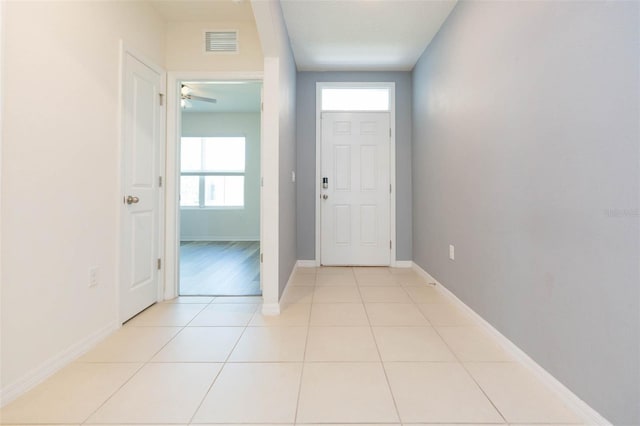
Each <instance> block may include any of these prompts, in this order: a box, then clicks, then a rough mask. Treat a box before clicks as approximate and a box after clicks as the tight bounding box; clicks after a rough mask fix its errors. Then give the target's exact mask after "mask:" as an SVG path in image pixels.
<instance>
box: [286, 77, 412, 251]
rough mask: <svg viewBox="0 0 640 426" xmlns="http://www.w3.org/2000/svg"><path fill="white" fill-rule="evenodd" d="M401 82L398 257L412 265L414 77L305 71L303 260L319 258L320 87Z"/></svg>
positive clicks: (301, 83) (300, 121)
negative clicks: (317, 198) (317, 144)
mask: <svg viewBox="0 0 640 426" xmlns="http://www.w3.org/2000/svg"><path fill="white" fill-rule="evenodd" d="M341 81H344V82H395V83H396V242H397V243H396V245H397V247H396V258H397V259H398V260H412V258H413V256H412V230H411V205H412V201H411V73H409V72H299V73H298V89H297V105H298V117H297V126H296V134H297V139H298V146H297V168H298V179H297V181H298V188H297V191H298V217H297V229H298V231H297V233H298V243H297V248H298V259H301V260H314V259H315V258H316V253H315V252H316V238H315V227H316V222H315V221H316V211H315V208H316V207H315V206H316V204H315V194H316V83H317V82H341Z"/></svg>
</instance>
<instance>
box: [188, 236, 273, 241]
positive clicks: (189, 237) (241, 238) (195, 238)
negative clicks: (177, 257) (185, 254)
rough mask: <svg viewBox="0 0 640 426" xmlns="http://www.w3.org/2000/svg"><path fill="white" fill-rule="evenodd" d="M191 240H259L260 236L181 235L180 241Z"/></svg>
mask: <svg viewBox="0 0 640 426" xmlns="http://www.w3.org/2000/svg"><path fill="white" fill-rule="evenodd" d="M190 241H196V242H201V241H211V242H219V241H255V242H259V241H260V237H258V236H255V237H234V236H222V237H207V236H205V237H203V236H189V235H186V236H181V237H180V242H190Z"/></svg>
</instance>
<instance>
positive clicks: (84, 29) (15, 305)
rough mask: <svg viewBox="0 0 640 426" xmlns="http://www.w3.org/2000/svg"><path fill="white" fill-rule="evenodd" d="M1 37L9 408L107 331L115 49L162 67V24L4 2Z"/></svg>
mask: <svg viewBox="0 0 640 426" xmlns="http://www.w3.org/2000/svg"><path fill="white" fill-rule="evenodd" d="M3 27H4V29H5V33H4V35H5V47H6V50H5V56H4V58H3V62H2V66H3V69H2V73H3V74H4V78H5V80H4V82H5V83H6V84H5V85H4V96H5V99H4V100H5V104H4V105H5V109H4V111H3V117H2V122H3V128H2V141H3V153H2V194H1V195H2V215H1V217H2V224H1V226H2V227H1V236H2V237H1V238H2V247H4V248H6V247H10V248H11V250H5V251H4V252H3V253H2V268H1V269H2V277H1V279H2V318H1V323H2V326H1V327H2V353H1V354H0V358H1V359H2V363H1V385H2V392H3V396H4V397H11V395H12V394H13V395H15V393H16V392H19V391H20V390H21V389H22V386H23V385H25V383H26V380H28V379H34V378H38V377H41V375H42V374H45V373H46V372H47V371H50V370H51V369H54V368H55V367H56V366H59V364H56V363H57V362H59V361H60V360H62V359H63V358H64V356H65V355H68V354H69V353H70V352H69V351H70V350H71V349H72V348H73V347H75V348H76V349H77V348H79V347H81V346H82V344H83V343H86V342H88V341H90V340H91V338H92V337H95V336H96V335H99V334H100V333H101V332H103V331H105V330H109V329H111V328H112V327H114V326H115V325H116V320H117V315H116V277H117V273H116V263H117V249H116V244H117V241H116V238H117V235H118V233H119V228H118V221H117V220H118V219H117V218H118V211H119V208H120V203H119V197H120V194H119V189H118V188H119V187H118V176H119V175H118V160H119V139H120V133H119V124H118V123H119V117H120V112H119V106H120V103H119V78H120V40H121V39H124V40H125V41H126V43H127V44H128V45H129V46H131V47H133V48H134V49H136V50H137V51H139V52H142V53H144V55H146V56H147V57H149V58H151V59H152V60H153V61H155V62H156V63H157V64H159V65H163V60H164V24H163V22H162V20H161V19H160V17H159V16H157V15H156V14H155V12H154V11H153V10H152V9H150V8H149V7H147V6H146V5H145V3H143V2H116V1H92V2H78V1H55V2H51V1H42V2H34V1H8V2H6V3H5V10H4V16H3ZM91 266H97V267H99V268H100V272H99V284H98V286H97V287H94V288H88V270H89V267H91ZM47 363H51V364H48V365H47Z"/></svg>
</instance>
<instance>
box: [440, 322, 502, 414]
mask: <svg viewBox="0 0 640 426" xmlns="http://www.w3.org/2000/svg"><path fill="white" fill-rule="evenodd" d="M433 330H434V331H435V332H436V334H437V335H438V336H439V337H440V339H441V340H442V341H443V342H444V344H445V345H446V346H447V348H448V349H449V351H450V352H451V353H452V354H453V356H454V357H455V359H456V360H457V361H458V364H460V366H461V367H462V369H463V370H464V371H465V373H467V376H469V377H470V378H471V380H472V381H473V383H475V384H476V386H477V387H478V389H480V392H482V394H483V395H484V397H485V398H487V401H489V403H490V404H491V406H492V407H493V408H494V409H495V410H496V412H497V413H498V414H499V415H500V417H502V420H504V423H505V424H509V422H508V421H507V418H506V417H505V416H504V414H502V412H501V411H500V410H499V409H498V407H497V406H496V404H494V402H493V400H492V399H491V398H490V397H489V395H487V393H486V392H485V390H484V389H483V388H482V386H480V383H478V381H477V380H476V378H475V377H473V375H472V374H471V372H470V371H469V370H468V369H467V366H466V365H464V362H462V360H461V359H460V357H459V356H458V354H457V353H455V351H454V350H453V348H452V347H451V346H450V345H449V343H447V341H446V340H445V339H444V337H443V336H442V335H441V334H440V332H439V331H438V328H437V327H433Z"/></svg>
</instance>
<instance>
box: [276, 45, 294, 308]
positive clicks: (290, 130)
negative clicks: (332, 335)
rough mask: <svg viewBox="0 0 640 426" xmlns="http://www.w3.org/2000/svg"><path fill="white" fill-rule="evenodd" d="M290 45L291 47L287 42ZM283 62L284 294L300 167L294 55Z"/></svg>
mask: <svg viewBox="0 0 640 426" xmlns="http://www.w3.org/2000/svg"><path fill="white" fill-rule="evenodd" d="M287 48H289V46H288V44H287ZM279 61H280V67H279V68H280V145H279V150H280V151H279V154H280V157H279V164H280V167H279V172H280V176H279V197H278V200H279V203H280V210H279V212H280V216H279V227H280V228H279V233H280V238H279V253H278V264H279V265H278V266H279V269H278V276H279V295H280V296H282V293H283V292H284V289H285V287H286V286H287V282H288V281H289V277H290V276H291V271H292V270H293V268H294V267H295V264H296V261H297V258H296V226H295V222H296V214H297V213H296V184H295V183H294V182H292V179H291V172H293V171H295V170H296V66H295V63H294V62H293V54H291V52H290V50H289V55H286V56H285V55H282V56H280V58H279Z"/></svg>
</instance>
